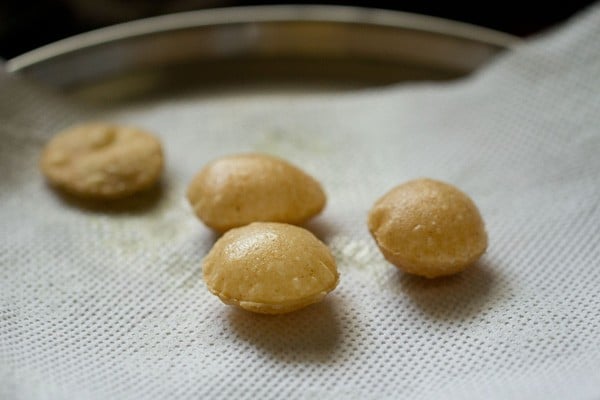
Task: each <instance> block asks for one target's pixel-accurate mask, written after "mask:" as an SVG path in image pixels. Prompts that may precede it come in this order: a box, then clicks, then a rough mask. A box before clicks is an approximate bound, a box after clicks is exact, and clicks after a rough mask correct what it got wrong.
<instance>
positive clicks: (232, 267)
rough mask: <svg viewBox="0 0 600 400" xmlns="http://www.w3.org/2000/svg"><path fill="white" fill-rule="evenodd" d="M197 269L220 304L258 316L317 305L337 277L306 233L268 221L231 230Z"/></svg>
mask: <svg viewBox="0 0 600 400" xmlns="http://www.w3.org/2000/svg"><path fill="white" fill-rule="evenodd" d="M202 269H203V275H204V281H205V282H206V285H207V287H208V289H209V290H210V291H211V292H212V293H213V294H215V295H217V296H218V297H219V298H220V299H221V300H222V301H223V302H224V303H226V304H232V305H236V306H239V307H241V308H243V309H245V310H248V311H253V312H257V313H263V314H281V313H287V312H290V311H294V310H297V309H299V308H302V307H305V306H307V305H309V304H312V303H316V302H318V301H321V300H322V299H323V297H325V295H326V294H327V293H329V292H330V291H332V290H333V289H334V288H335V287H336V286H337V283H338V277H339V276H338V272H337V268H336V264H335V259H334V258H333V256H332V255H331V252H330V251H329V249H328V248H327V246H325V244H323V243H322V242H321V241H320V240H319V239H317V238H316V237H315V236H314V235H313V234H312V233H310V232H309V231H307V230H306V229H303V228H300V227H297V226H294V225H288V224H282V223H274V222H255V223H252V224H250V225H247V226H244V227H241V228H235V229H231V230H230V231H228V232H227V233H225V234H224V235H223V236H222V237H221V238H220V239H219V240H218V241H217V242H216V243H215V245H214V246H213V248H212V249H211V251H210V252H209V253H208V255H207V256H206V258H205V259H204V264H203V267H202Z"/></svg>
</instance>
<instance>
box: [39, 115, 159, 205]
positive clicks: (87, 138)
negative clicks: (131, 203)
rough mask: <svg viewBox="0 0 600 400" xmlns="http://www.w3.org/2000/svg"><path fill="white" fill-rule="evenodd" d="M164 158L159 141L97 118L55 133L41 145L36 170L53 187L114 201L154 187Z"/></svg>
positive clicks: (140, 131)
mask: <svg viewBox="0 0 600 400" xmlns="http://www.w3.org/2000/svg"><path fill="white" fill-rule="evenodd" d="M163 162H164V161H163V152H162V147H161V144H160V142H159V141H158V139H156V138H155V137H154V136H152V135H151V134H149V133H147V132H144V131H142V130H140V129H137V128H132V127H125V126H119V125H114V124H109V123H101V122H95V123H87V124H80V125H76V126H73V127H71V128H69V129H67V130H65V131H62V132H60V133H58V134H57V135H56V136H55V137H53V138H52V139H51V140H50V142H49V143H48V144H47V145H46V147H45V148H44V151H43V153H42V157H41V160H40V169H41V170H42V173H43V174H44V175H45V176H46V178H47V179H48V181H49V182H50V183H51V184H52V185H53V186H56V187H58V188H59V189H62V190H64V191H66V192H68V193H71V194H73V195H76V196H79V197H85V198H96V199H117V198H121V197H126V196H129V195H132V194H134V193H136V192H139V191H142V190H145V189H148V188H149V187H151V186H153V185H154V184H155V183H156V182H157V181H158V180H159V178H160V174H161V172H162V169H163Z"/></svg>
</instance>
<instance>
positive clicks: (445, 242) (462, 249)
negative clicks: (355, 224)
mask: <svg viewBox="0 0 600 400" xmlns="http://www.w3.org/2000/svg"><path fill="white" fill-rule="evenodd" d="M368 227H369V231H370V232H371V235H372V236H373V238H374V239H375V241H376V242H377V245H378V247H379V249H380V250H381V252H382V254H383V255H384V257H385V258H386V259H387V260H388V261H389V262H391V263H392V264H394V265H395V266H397V267H398V268H400V269H401V270H403V271H404V272H407V273H410V274H415V275H420V276H423V277H426V278H436V277H440V276H446V275H452V274H456V273H458V272H461V271H463V270H464V269H466V268H467V267H469V266H470V265H472V264H473V263H475V261H477V260H478V259H479V258H480V257H481V255H482V254H483V253H484V252H485V250H486V249H487V245H488V237H487V233H486V231H485V226H484V222H483V219H482V217H481V214H480V213H479V210H478V209H477V206H476V205H475V203H474V202H473V201H472V200H471V199H470V198H469V196H467V195H466V194H465V193H463V192H462V191H460V190H459V189H458V188H456V187H454V186H452V185H450V184H447V183H444V182H440V181H436V180H433V179H417V180H413V181H409V182H407V183H404V184H401V185H399V186H396V187H395V188H393V189H392V190H390V191H389V192H388V193H387V194H385V195H384V196H383V197H381V198H380V199H379V200H378V201H377V202H376V203H375V204H374V205H373V207H372V208H371V210H370V212H369V216H368Z"/></svg>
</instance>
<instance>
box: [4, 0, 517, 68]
mask: <svg viewBox="0 0 600 400" xmlns="http://www.w3.org/2000/svg"><path fill="white" fill-rule="evenodd" d="M268 22H331V23H350V24H351V23H355V24H371V25H376V26H382V27H392V28H399V29H402V28H404V29H412V30H416V31H422V32H430V33H437V34H440V35H445V36H452V37H456V38H462V39H466V40H470V41H477V42H481V43H485V44H489V45H493V46H496V47H499V48H503V49H510V48H512V47H514V46H515V45H516V44H518V43H519V42H520V39H519V38H517V37H515V36H513V35H510V34H508V33H504V32H499V31H496V30H493V29H489V28H484V27H480V26H477V25H472V24H468V23H464V22H458V21H452V20H447V19H444V18H438V17H432V16H427V15H421V14H413V13H408V12H403V11H392V10H384V9H378V8H366V7H354V6H333V5H331V6H330V5H269V6H245V7H225V8H214V9H204V10H196V11H186V12H180V13H174V14H166V15H160V16H156V17H150V18H144V19H139V20H134V21H130V22H124V23H120V24H116V25H111V26H107V27H104V28H100V29H96V30H92V31H89V32H85V33H81V34H78V35H74V36H71V37H68V38H65V39H62V40H59V41H56V42H54V43H50V44H48V45H45V46H42V47H39V48H37V49H34V50H32V51H29V52H27V53H24V54H22V55H19V56H17V57H15V58H12V59H10V60H8V61H7V62H6V64H5V67H6V70H7V71H8V72H11V73H13V72H18V71H20V70H23V69H26V68H28V67H31V66H34V65H36V64H39V63H43V62H44V61H46V60H50V59H52V58H55V57H59V56H61V55H65V54H68V53H72V52H75V51H78V50H82V49H85V48H89V47H93V46H96V45H101V44H106V43H110V42H116V41H119V40H125V39H130V38H135V37H141V36H145V35H149V34H156V33H161V32H168V31H174V30H179V29H189V28H198V27H208V26H216V25H227V24H242V23H268Z"/></svg>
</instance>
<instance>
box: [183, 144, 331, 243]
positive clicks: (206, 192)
mask: <svg viewBox="0 0 600 400" xmlns="http://www.w3.org/2000/svg"><path fill="white" fill-rule="evenodd" d="M187 197H188V200H189V202H190V204H191V205H192V207H193V209H194V212H195V213H196V215H197V216H198V217H199V218H200V219H201V220H202V221H203V222H204V223H205V224H206V225H207V226H209V227H211V228H212V229H214V230H216V231H219V232H224V231H226V230H228V229H231V228H235V227H238V226H243V225H246V224H249V223H251V222H257V221H264V222H285V223H290V224H301V223H303V222H305V221H306V220H308V219H309V218H311V217H313V216H314V215H316V214H318V213H320V212H321V210H322V209H323V207H324V206H325V201H326V199H325V193H324V192H323V189H322V188H321V185H320V184H319V182H317V181H316V180H315V179H314V178H312V177H311V176H309V175H307V174H306V173H304V172H303V171H301V170H300V169H299V168H297V167H295V166H293V165H291V164H290V163H288V162H286V161H284V160H282V159H279V158H276V157H272V156H267V155H263V154H242V155H234V156H229V157H223V158H220V159H217V160H215V161H213V162H211V163H209V164H208V165H206V166H205V167H204V168H203V169H202V170H201V171H200V172H199V173H198V174H197V175H196V177H195V178H194V179H193V181H192V183H191V184H190V186H189V188H188V191H187Z"/></svg>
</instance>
